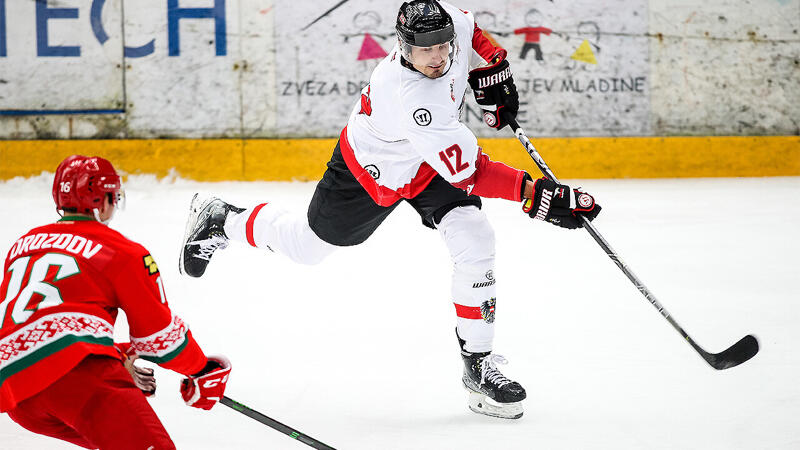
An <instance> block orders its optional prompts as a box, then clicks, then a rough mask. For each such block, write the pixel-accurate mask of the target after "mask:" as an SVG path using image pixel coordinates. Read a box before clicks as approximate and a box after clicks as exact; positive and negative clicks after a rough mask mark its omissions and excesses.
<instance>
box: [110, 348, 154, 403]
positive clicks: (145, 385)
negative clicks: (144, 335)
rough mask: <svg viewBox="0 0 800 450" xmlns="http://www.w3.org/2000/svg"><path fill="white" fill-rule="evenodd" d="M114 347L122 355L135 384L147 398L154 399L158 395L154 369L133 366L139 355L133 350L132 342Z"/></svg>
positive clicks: (123, 362)
mask: <svg viewBox="0 0 800 450" xmlns="http://www.w3.org/2000/svg"><path fill="white" fill-rule="evenodd" d="M114 347H116V348H117V351H118V352H119V354H120V360H122V364H123V365H124V366H125V369H126V370H127V371H128V373H129V374H131V378H133V383H134V384H135V385H136V387H137V388H139V389H140V390H141V391H142V393H143V394H144V396H145V397H152V396H154V395H156V377H155V375H154V372H153V369H150V368H147V367H138V366H136V365H135V364H133V362H134V361H136V359H137V358H139V355H137V354H136V351H134V350H133V348H131V344H130V342H125V343H115V344H114Z"/></svg>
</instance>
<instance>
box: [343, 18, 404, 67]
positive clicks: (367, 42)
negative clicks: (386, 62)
mask: <svg viewBox="0 0 800 450" xmlns="http://www.w3.org/2000/svg"><path fill="white" fill-rule="evenodd" d="M380 24H381V16H380V15H378V13H377V12H375V11H362V12H359V13H356V15H355V16H353V26H354V28H355V29H356V30H357V31H356V32H355V33H353V34H345V35H344V41H345V42H347V41H349V40H350V38H351V37H356V36H364V40H363V41H362V42H361V48H360V49H359V51H358V58H357V60H358V61H367V60H370V59H381V58H384V57H385V56H386V55H387V54H388V53H386V50H384V49H383V47H382V46H381V44H380V43H378V41H377V39H386V38H387V37H391V36H394V33H390V34H386V35H381V34H379V33H377V30H378V27H379V26H380ZM376 38H377V39H376Z"/></svg>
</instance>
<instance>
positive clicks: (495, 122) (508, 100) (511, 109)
mask: <svg viewBox="0 0 800 450" xmlns="http://www.w3.org/2000/svg"><path fill="white" fill-rule="evenodd" d="M467 81H468V82H469V85H470V87H471V88H472V92H473V94H475V101H476V102H478V105H479V106H480V107H481V109H482V110H483V121H484V122H486V125H489V126H490V127H492V128H496V129H498V130H499V129H501V128H503V127H505V126H506V125H508V120H507V117H512V118H514V117H517V111H518V110H519V94H518V93H517V87H516V86H515V85H514V78H513V76H512V74H511V67H509V65H508V61H507V60H506V51H505V50H500V51H498V52H497V54H495V55H494V56H493V57H492V58H491V59H490V61H489V65H488V66H485V67H480V68H477V69H475V70H473V71H472V72H470V73H469V78H468V79H467Z"/></svg>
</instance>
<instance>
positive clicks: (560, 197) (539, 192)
mask: <svg viewBox="0 0 800 450" xmlns="http://www.w3.org/2000/svg"><path fill="white" fill-rule="evenodd" d="M573 192H574V193H575V195H574V196H571V195H570V189H569V186H567V185H565V184H556V183H555V182H554V181H552V180H549V179H547V178H539V179H538V180H536V183H535V184H534V187H533V198H529V199H525V201H523V202H522V211H524V212H525V213H527V214H528V215H529V216H531V217H532V218H534V219H539V220H544V221H546V222H550V223H552V224H554V225H558V226H560V227H564V228H570V229H573V228H580V227H582V226H583V221H582V220H581V219H580V217H578V215H581V216H584V217H586V218H587V219H589V220H593V219H594V218H595V217H597V215H598V214H600V210H601V209H602V208H600V205H598V204H597V203H595V202H594V197H592V196H591V195H589V194H587V193H585V192H581V191H579V190H578V189H577V188H576V189H574V190H573Z"/></svg>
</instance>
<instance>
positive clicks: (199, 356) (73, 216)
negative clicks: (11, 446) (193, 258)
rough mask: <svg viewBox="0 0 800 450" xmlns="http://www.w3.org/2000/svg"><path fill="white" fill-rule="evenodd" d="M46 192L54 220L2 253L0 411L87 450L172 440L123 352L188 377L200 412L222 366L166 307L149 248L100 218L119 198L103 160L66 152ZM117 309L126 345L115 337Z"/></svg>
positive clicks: (148, 381)
mask: <svg viewBox="0 0 800 450" xmlns="http://www.w3.org/2000/svg"><path fill="white" fill-rule="evenodd" d="M53 199H54V200H55V203H56V208H57V210H59V211H60V213H62V214H63V217H61V219H60V220H58V221H57V222H55V223H52V224H49V225H44V226H41V227H38V228H34V229H32V230H31V231H29V232H27V233H25V234H24V235H22V237H20V238H19V239H18V240H17V241H16V242H15V243H14V244H13V245H12V246H11V249H10V250H9V252H8V256H7V257H6V260H5V265H4V270H3V273H4V278H3V283H2V285H0V300H2V303H0V412H5V413H8V415H9V416H10V417H11V419H13V420H14V421H15V422H17V423H18V424H19V425H21V426H23V427H24V428H26V429H28V430H30V431H33V432H35V433H39V434H43V435H46V436H51V437H54V438H58V439H62V440H65V441H68V442H71V443H73V444H75V445H79V446H82V447H86V448H100V449H140V450H144V449H148V448H150V449H159V450H160V449H174V448H175V446H174V444H173V443H172V441H171V439H170V437H169V435H168V434H167V432H166V431H165V430H164V427H163V425H162V424H161V422H160V421H159V420H158V417H157V416H156V414H155V412H154V411H153V409H152V408H151V407H150V405H149V404H148V402H147V400H146V399H145V395H144V394H143V391H142V390H144V391H148V392H149V393H152V392H154V390H155V379H154V378H153V377H152V371H148V370H147V369H143V368H139V367H135V366H133V365H132V364H131V361H132V360H133V359H135V358H136V357H137V356H138V357H140V358H142V359H145V360H148V361H151V362H154V363H157V364H158V365H160V366H162V367H164V368H167V369H171V370H174V371H176V372H179V373H182V374H184V375H187V378H185V379H184V380H183V383H182V384H181V394H182V396H183V398H184V400H185V401H186V403H187V404H189V405H191V406H195V407H198V408H203V409H210V408H211V407H212V406H213V405H214V404H215V403H216V401H217V400H219V398H221V397H222V394H223V392H224V389H225V385H226V383H227V380H228V375H229V373H230V369H231V366H230V363H229V362H228V360H227V359H226V358H224V357H206V355H205V354H204V353H203V351H202V350H201V349H200V347H199V346H198V345H197V342H195V340H194V338H193V337H192V332H191V331H189V327H188V326H187V325H186V323H184V322H183V320H181V319H180V318H179V317H178V316H175V315H173V313H172V312H171V311H170V308H169V306H168V304H167V299H166V296H165V293H164V284H163V281H162V278H161V274H160V272H159V270H158V266H157V265H156V262H155V261H154V260H153V257H152V256H151V255H150V253H149V252H148V251H147V250H146V249H145V248H144V247H142V246H141V245H139V244H137V243H135V242H133V241H131V240H129V239H127V238H125V237H124V236H123V235H121V234H120V233H118V232H116V231H114V230H112V229H111V228H109V227H108V226H107V223H108V222H109V221H110V220H111V218H112V216H113V214H114V212H115V211H116V210H117V209H118V208H120V206H121V204H120V203H121V201H122V200H124V196H123V195H122V190H121V181H120V178H119V176H118V175H117V172H116V171H115V170H114V167H113V166H112V165H111V163H110V162H108V161H107V160H105V159H103V158H98V157H93V158H87V157H85V156H79V155H75V156H70V157H69V158H67V159H65V160H64V161H63V162H62V163H61V164H60V165H59V166H58V169H57V170H56V175H55V180H54V182H53ZM119 309H122V310H123V311H125V314H126V316H127V319H128V325H129V328H130V343H125V344H121V345H117V346H115V344H114V341H113V333H114V322H115V321H116V318H117V313H118V311H119ZM126 367H127V369H128V370H126ZM140 389H142V390H140Z"/></svg>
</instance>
